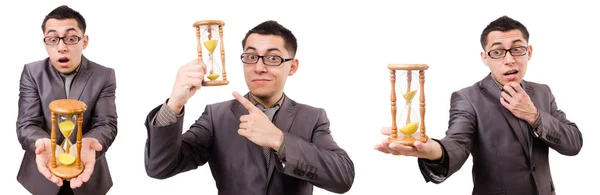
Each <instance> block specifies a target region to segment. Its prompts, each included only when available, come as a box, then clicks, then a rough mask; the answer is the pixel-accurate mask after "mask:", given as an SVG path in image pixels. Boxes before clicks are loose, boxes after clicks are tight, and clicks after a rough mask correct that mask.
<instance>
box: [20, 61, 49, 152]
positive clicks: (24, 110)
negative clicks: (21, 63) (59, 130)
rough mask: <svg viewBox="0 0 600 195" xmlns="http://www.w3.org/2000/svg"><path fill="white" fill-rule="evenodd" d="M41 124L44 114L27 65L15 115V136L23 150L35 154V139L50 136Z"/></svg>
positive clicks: (23, 73) (22, 77) (22, 75)
mask: <svg viewBox="0 0 600 195" xmlns="http://www.w3.org/2000/svg"><path fill="white" fill-rule="evenodd" d="M43 126H44V115H43V111H42V107H41V104H40V96H39V94H38V90H37V87H36V84H35V81H34V80H33V78H32V77H31V75H30V72H29V69H28V66H25V67H24V68H23V72H22V73H21V80H20V84H19V114H18V116H17V138H18V139H19V143H21V147H22V148H23V150H25V151H26V152H28V153H31V154H35V141H36V140H38V139H40V138H50V135H49V134H48V132H46V131H44V129H42V127H43Z"/></svg>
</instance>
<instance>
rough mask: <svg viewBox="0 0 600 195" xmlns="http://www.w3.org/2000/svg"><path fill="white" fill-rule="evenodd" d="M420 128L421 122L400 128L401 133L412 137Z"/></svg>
mask: <svg viewBox="0 0 600 195" xmlns="http://www.w3.org/2000/svg"><path fill="white" fill-rule="evenodd" d="M418 127H419V122H412V123H408V124H406V125H405V126H404V127H402V128H400V132H402V133H403V134H404V135H411V134H413V133H415V132H416V131H417V128H418Z"/></svg>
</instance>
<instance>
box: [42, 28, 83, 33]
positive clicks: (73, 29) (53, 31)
mask: <svg viewBox="0 0 600 195" xmlns="http://www.w3.org/2000/svg"><path fill="white" fill-rule="evenodd" d="M69 31H75V32H77V30H75V28H69V29H67V30H66V31H65V32H69ZM55 32H57V31H56V30H48V32H46V34H48V33H55Z"/></svg>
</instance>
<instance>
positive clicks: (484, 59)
mask: <svg viewBox="0 0 600 195" xmlns="http://www.w3.org/2000/svg"><path fill="white" fill-rule="evenodd" d="M487 57H488V56H487V54H486V53H485V51H482V52H481V61H482V62H483V64H485V65H486V66H487Z"/></svg>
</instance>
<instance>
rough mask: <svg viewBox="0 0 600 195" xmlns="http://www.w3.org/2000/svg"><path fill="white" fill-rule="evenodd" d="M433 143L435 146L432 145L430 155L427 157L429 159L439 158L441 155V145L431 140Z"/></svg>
mask: <svg viewBox="0 0 600 195" xmlns="http://www.w3.org/2000/svg"><path fill="white" fill-rule="evenodd" d="M433 142H434V143H435V147H433V151H432V152H431V153H432V155H431V156H430V157H429V158H428V160H430V161H436V160H440V159H441V158H442V155H443V151H442V146H441V145H440V143H438V142H436V141H433Z"/></svg>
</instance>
